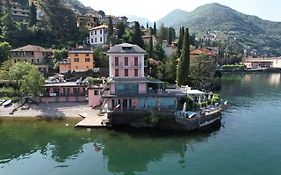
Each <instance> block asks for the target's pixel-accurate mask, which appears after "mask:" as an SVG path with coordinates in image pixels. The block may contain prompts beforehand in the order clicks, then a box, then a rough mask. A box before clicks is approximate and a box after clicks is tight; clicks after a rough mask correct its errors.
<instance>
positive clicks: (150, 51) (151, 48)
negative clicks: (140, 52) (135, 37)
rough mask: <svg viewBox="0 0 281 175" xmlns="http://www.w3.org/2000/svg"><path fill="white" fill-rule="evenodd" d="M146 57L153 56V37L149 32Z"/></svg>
mask: <svg viewBox="0 0 281 175" xmlns="http://www.w3.org/2000/svg"><path fill="white" fill-rule="evenodd" d="M147 50H148V58H153V38H152V35H151V33H150V36H149V43H148V49H147Z"/></svg>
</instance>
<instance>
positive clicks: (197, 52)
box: [190, 49, 216, 56]
mask: <svg viewBox="0 0 281 175" xmlns="http://www.w3.org/2000/svg"><path fill="white" fill-rule="evenodd" d="M201 54H203V55H209V56H216V54H215V53H214V52H212V51H211V50H209V49H196V50H193V51H192V52H190V55H201Z"/></svg>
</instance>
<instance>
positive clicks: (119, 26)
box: [116, 22, 126, 38]
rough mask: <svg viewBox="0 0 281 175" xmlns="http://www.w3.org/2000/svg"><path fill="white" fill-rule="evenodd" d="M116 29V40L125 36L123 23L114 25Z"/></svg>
mask: <svg viewBox="0 0 281 175" xmlns="http://www.w3.org/2000/svg"><path fill="white" fill-rule="evenodd" d="M116 29H117V30H118V34H117V36H118V38H121V37H122V36H123V35H124V34H125V29H126V25H125V24H124V22H118V23H117V24H116Z"/></svg>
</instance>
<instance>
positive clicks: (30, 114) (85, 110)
mask: <svg viewBox="0 0 281 175" xmlns="http://www.w3.org/2000/svg"><path fill="white" fill-rule="evenodd" d="M17 106H19V104H17V103H16V104H13V105H11V106H9V107H5V108H4V107H3V106H1V107H0V117H8V118H9V117H11V118H12V117H16V118H54V119H55V118H81V119H82V117H81V116H80V115H79V114H84V115H87V116H91V115H96V114H97V113H98V111H97V110H95V109H92V108H91V107H89V106H88V104H87V103H86V102H64V103H39V105H38V106H37V105H25V106H23V108H20V109H18V110H17V111H15V112H14V113H13V114H11V112H12V111H13V109H14V108H16V107H17ZM28 106H29V109H24V108H27V107H28Z"/></svg>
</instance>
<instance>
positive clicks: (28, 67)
mask: <svg viewBox="0 0 281 175" xmlns="http://www.w3.org/2000/svg"><path fill="white" fill-rule="evenodd" d="M8 75H9V78H10V80H15V81H17V82H18V84H19V85H20V90H21V91H22V92H24V93H25V94H26V95H31V96H33V97H36V96H37V95H38V93H40V92H41V90H42V88H43V85H44V76H43V75H42V73H40V72H39V70H38V68H37V67H36V66H35V65H32V64H30V63H27V62H17V63H16V64H14V65H13V66H12V67H10V69H9V73H8Z"/></svg>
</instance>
